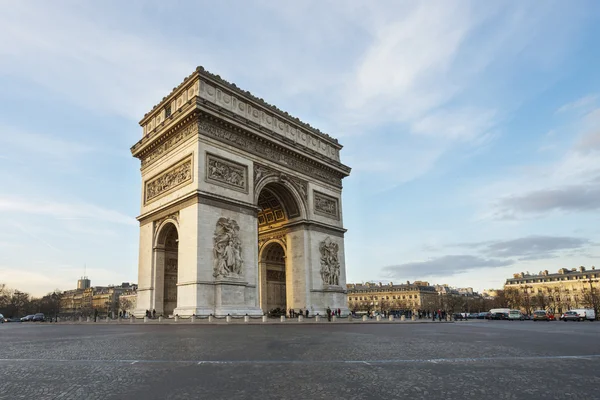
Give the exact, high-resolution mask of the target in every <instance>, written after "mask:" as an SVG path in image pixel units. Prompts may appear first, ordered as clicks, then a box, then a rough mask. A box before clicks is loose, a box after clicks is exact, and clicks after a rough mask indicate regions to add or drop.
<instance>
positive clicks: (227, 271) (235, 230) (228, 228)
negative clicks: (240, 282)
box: [213, 217, 244, 278]
mask: <svg viewBox="0 0 600 400" xmlns="http://www.w3.org/2000/svg"><path fill="white" fill-rule="evenodd" d="M213 244H214V247H213V255H214V261H213V262H214V265H213V269H214V272H213V276H214V277H215V278H231V277H234V278H237V277H239V276H240V275H241V274H242V269H243V267H244V260H243V258H242V241H241V239H240V227H239V226H238V223H237V222H236V221H235V220H233V219H231V218H225V217H221V218H219V220H218V221H217V226H216V228H215V235H214V237H213Z"/></svg>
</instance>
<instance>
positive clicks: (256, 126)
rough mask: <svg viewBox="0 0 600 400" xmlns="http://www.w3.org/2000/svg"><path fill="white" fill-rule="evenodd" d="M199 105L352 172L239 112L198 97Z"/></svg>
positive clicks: (346, 172) (277, 142)
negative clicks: (236, 112)
mask: <svg viewBox="0 0 600 400" xmlns="http://www.w3.org/2000/svg"><path fill="white" fill-rule="evenodd" d="M198 106H199V107H202V110H203V111H206V112H207V114H209V115H212V116H215V117H217V118H222V116H223V115H224V116H227V117H229V119H230V120H229V121H227V122H229V123H231V124H236V125H238V126H239V125H241V126H242V127H244V128H245V129H249V130H251V131H253V132H254V133H259V134H260V135H263V136H267V137H268V138H269V139H271V140H273V142H274V143H276V144H279V145H284V146H289V147H291V148H293V149H294V150H296V151H297V152H298V153H301V154H306V155H308V156H310V157H314V158H316V159H318V160H320V161H323V162H325V163H326V164H327V165H331V166H334V167H336V168H337V169H339V170H340V171H343V172H344V173H345V176H348V175H349V174H350V171H351V168H350V167H348V166H346V165H344V164H342V163H341V162H339V161H338V160H335V159H332V158H331V157H327V156H326V155H324V154H321V153H319V152H318V151H315V150H313V149H311V148H309V147H306V146H303V145H301V144H299V143H297V142H294V141H293V140H291V139H289V138H287V137H285V136H281V135H279V134H277V133H275V132H273V131H272V130H270V129H267V128H265V127H264V126H262V125H260V124H257V123H256V122H254V121H251V120H249V119H247V118H244V117H242V116H240V115H238V114H235V113H233V112H231V111H228V110H225V109H223V108H222V107H219V106H218V105H216V104H214V103H211V102H209V101H207V100H205V99H198Z"/></svg>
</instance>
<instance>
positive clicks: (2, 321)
mask: <svg viewBox="0 0 600 400" xmlns="http://www.w3.org/2000/svg"><path fill="white" fill-rule="evenodd" d="M3 323H4V315H2V314H0V324H3Z"/></svg>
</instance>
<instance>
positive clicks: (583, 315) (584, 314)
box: [569, 308, 596, 321]
mask: <svg viewBox="0 0 600 400" xmlns="http://www.w3.org/2000/svg"><path fill="white" fill-rule="evenodd" d="M569 311H575V312H576V313H577V315H579V318H580V320H581V321H584V320H586V319H587V320H588V321H594V320H595V319H596V312H595V311H594V310H593V309H591V308H576V309H574V310H569Z"/></svg>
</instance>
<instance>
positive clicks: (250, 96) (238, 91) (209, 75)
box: [140, 66, 339, 145]
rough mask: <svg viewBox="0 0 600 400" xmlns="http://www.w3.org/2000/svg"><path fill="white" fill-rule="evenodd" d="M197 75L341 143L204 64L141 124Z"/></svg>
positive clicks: (164, 99) (146, 115)
mask: <svg viewBox="0 0 600 400" xmlns="http://www.w3.org/2000/svg"><path fill="white" fill-rule="evenodd" d="M196 75H198V76H203V77H205V78H209V79H211V80H213V81H215V82H217V83H219V84H221V85H222V86H225V87H226V88H228V89H229V90H231V91H233V92H234V93H236V94H239V95H242V96H244V97H245V98H247V99H249V100H252V101H254V102H255V103H257V104H259V105H260V106H262V107H265V108H268V109H269V110H271V111H272V112H274V113H276V114H279V115H280V116H281V117H283V118H286V119H288V120H291V121H293V122H294V123H296V124H298V125H300V126H301V127H303V128H305V129H307V130H309V131H310V132H311V133H314V134H316V135H318V136H321V137H322V138H324V139H327V140H328V141H330V142H333V143H335V144H337V145H339V142H338V140H337V139H336V138H334V137H332V136H330V135H328V134H326V133H324V132H321V131H320V130H319V129H317V128H314V127H312V126H311V125H310V124H307V123H306V122H303V121H301V120H300V119H299V118H296V117H294V116H292V115H290V114H289V113H288V112H287V111H283V110H281V109H279V108H278V107H276V106H274V105H272V104H269V103H267V102H266V101H265V100H263V99H262V98H260V97H256V96H254V95H253V94H252V93H250V92H249V91H247V90H243V89H240V88H239V87H238V86H237V85H236V84H235V83H231V82H228V81H226V80H225V79H223V78H221V76H220V75H216V74H213V73H211V72H209V71H207V70H205V69H204V67H202V66H199V67H197V68H196V70H195V71H194V72H193V73H191V74H190V75H189V76H187V77H185V78H184V79H183V82H181V83H180V84H179V85H178V86H177V87H174V88H173V90H171V92H170V93H169V94H168V95H166V96H165V97H163V98H162V100H161V101H160V102H159V103H158V104H156V105H155V106H154V107H152V110H150V112H147V113H146V114H144V118H142V120H141V121H140V125H143V122H144V120H145V119H146V117H148V116H149V115H151V114H152V113H153V112H155V111H156V110H158V109H161V108H162V107H164V106H165V104H166V100H168V99H169V98H170V97H171V96H172V95H173V94H175V93H176V92H177V91H178V90H179V89H181V88H182V87H183V86H184V85H185V84H187V83H188V82H189V80H190V79H192V78H193V77H194V76H196Z"/></svg>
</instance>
